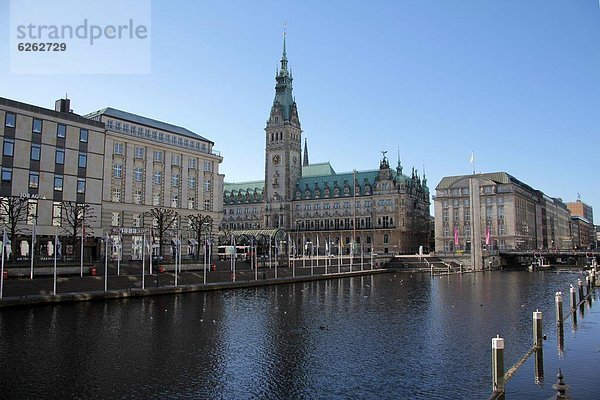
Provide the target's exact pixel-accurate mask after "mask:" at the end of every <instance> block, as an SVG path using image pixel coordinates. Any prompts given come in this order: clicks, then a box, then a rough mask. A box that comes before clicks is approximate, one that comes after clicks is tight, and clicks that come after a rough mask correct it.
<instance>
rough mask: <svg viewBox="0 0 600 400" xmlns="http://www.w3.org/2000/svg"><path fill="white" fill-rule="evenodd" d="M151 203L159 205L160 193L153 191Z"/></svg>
mask: <svg viewBox="0 0 600 400" xmlns="http://www.w3.org/2000/svg"><path fill="white" fill-rule="evenodd" d="M152 205H153V206H160V193H154V194H153V195H152Z"/></svg>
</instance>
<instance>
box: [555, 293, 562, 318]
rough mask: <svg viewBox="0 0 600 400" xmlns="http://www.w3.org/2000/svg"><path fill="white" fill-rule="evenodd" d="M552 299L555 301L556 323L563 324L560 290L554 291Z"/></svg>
mask: <svg viewBox="0 0 600 400" xmlns="http://www.w3.org/2000/svg"><path fill="white" fill-rule="evenodd" d="M554 301H555V303H556V325H558V326H562V325H563V305H562V303H563V300H562V292H556V294H555V295H554Z"/></svg>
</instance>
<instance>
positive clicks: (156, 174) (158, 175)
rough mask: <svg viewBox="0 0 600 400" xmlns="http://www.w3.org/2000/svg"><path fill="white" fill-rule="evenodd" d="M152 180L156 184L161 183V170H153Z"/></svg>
mask: <svg viewBox="0 0 600 400" xmlns="http://www.w3.org/2000/svg"><path fill="white" fill-rule="evenodd" d="M152 182H154V183H155V184H157V185H160V184H161V183H162V172H161V171H154V175H153V176H152Z"/></svg>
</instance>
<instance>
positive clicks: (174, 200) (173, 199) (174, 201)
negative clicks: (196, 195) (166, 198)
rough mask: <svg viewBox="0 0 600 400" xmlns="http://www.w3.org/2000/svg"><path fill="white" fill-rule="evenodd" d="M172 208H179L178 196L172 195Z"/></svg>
mask: <svg viewBox="0 0 600 400" xmlns="http://www.w3.org/2000/svg"><path fill="white" fill-rule="evenodd" d="M171 207H173V208H177V207H179V196H177V195H176V194H172V195H171Z"/></svg>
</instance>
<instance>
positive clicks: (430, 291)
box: [0, 272, 598, 399]
mask: <svg viewBox="0 0 600 400" xmlns="http://www.w3.org/2000/svg"><path fill="white" fill-rule="evenodd" d="M574 280H576V276H574V275H570V274H555V273H542V272H540V273H527V272H520V273H519V272H497V273H485V274H466V275H463V276H451V277H441V278H440V277H436V278H434V279H432V278H430V277H429V276H427V275H417V274H412V275H411V274H408V273H397V274H382V275H376V276H368V277H355V278H347V279H340V280H331V281H318V282H310V283H301V284H294V285H279V286H269V287H262V288H255V289H240V290H232V291H223V292H211V293H195V294H186V295H180V296H162V297H153V298H144V299H129V300H123V301H109V302H106V303H79V304H74V305H73V304H72V305H57V306H43V307H31V308H25V307H23V308H14V309H5V310H1V311H0V371H1V374H0V388H1V395H0V397H2V398H3V399H8V398H134V399H136V398H137V399H147V398H161V399H162V398H194V399H196V398H210V399H324V398H331V399H347V398H353V399H374V398H377V399H404V398H406V399H448V398H487V397H488V396H489V394H490V393H491V390H490V388H491V372H490V347H491V338H492V337H495V336H496V334H500V335H501V336H502V337H504V338H505V341H506V354H505V358H506V365H507V368H508V366H510V365H512V364H514V363H515V362H516V361H517V360H518V359H519V358H520V357H521V355H522V354H524V353H525V352H526V351H527V350H528V349H529V347H530V346H531V341H532V334H531V318H532V312H533V311H535V309H536V308H539V309H540V310H541V311H542V312H543V313H544V330H545V331H550V330H551V329H554V327H553V326H554V293H555V292H556V291H557V290H562V291H567V290H568V284H569V283H572V282H573V281H574ZM567 307H568V298H567V297H565V312H566V311H567V310H566V308H567ZM597 333H598V332H597ZM548 375H552V376H554V375H555V372H552V373H548ZM513 379H515V382H518V380H517V379H516V378H513ZM550 380H551V381H554V379H553V378H552V379H550ZM551 383H552V382H550V385H551ZM567 383H568V382H567ZM527 384H529V383H528V382H527V380H524V381H523V382H522V383H517V385H527ZM509 385H510V383H509ZM514 388H515V390H516V389H518V387H516V386H515V387H514ZM544 396H545V397H542V398H547V397H548V395H546V394H544Z"/></svg>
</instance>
